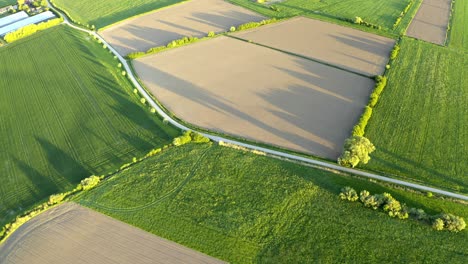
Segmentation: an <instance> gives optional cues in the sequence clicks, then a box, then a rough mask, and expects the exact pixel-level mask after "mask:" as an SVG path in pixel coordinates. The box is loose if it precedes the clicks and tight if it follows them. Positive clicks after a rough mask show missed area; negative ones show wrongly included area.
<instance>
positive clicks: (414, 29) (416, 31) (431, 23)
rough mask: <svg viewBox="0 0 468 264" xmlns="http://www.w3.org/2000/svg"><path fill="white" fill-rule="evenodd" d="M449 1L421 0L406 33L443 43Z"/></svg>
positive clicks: (447, 20) (447, 21)
mask: <svg viewBox="0 0 468 264" xmlns="http://www.w3.org/2000/svg"><path fill="white" fill-rule="evenodd" d="M451 2H452V1H451V0H423V2H422V4H421V6H420V7H419V10H418V13H416V16H415V17H414V18H413V21H412V22H411V24H410V26H409V27H408V30H407V31H406V35H408V36H410V37H413V38H417V39H422V40H425V41H428V42H431V43H435V44H439V45H444V44H445V37H446V31H447V27H448V23H449V19H450V5H451Z"/></svg>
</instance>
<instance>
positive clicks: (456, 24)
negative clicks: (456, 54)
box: [449, 0, 468, 51]
mask: <svg viewBox="0 0 468 264" xmlns="http://www.w3.org/2000/svg"><path fill="white" fill-rule="evenodd" d="M454 6H455V8H454V11H453V12H452V16H453V17H452V22H451V25H450V28H451V32H450V35H449V36H450V39H449V47H452V48H457V49H464V50H465V51H468V1H466V0H457V1H455V5H454Z"/></svg>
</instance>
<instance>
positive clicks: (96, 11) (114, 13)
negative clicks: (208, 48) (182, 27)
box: [52, 0, 183, 28]
mask: <svg viewBox="0 0 468 264" xmlns="http://www.w3.org/2000/svg"><path fill="white" fill-rule="evenodd" d="M182 1H183V0H138V1H135V0H118V1H116V0H100V1H96V0H80V1H76V0H53V1H52V2H54V3H56V4H57V5H58V6H59V7H60V8H63V9H64V10H65V11H67V12H68V13H69V14H70V15H71V16H72V17H73V19H75V20H77V21H78V22H81V23H82V24H84V25H86V24H89V25H95V26H96V28H101V27H104V26H107V25H110V24H113V23H116V22H119V21H121V20H124V19H126V18H129V17H132V16H135V15H138V14H142V13H146V12H148V11H150V10H154V9H158V8H162V7H166V6H169V5H173V4H176V3H179V2H182Z"/></svg>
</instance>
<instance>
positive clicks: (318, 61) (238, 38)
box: [224, 34, 374, 79]
mask: <svg viewBox="0 0 468 264" xmlns="http://www.w3.org/2000/svg"><path fill="white" fill-rule="evenodd" d="M224 36H226V37H229V38H233V39H237V40H240V41H243V42H247V43H250V44H253V45H257V46H260V47H263V48H267V49H271V50H274V51H278V52H281V53H284V54H287V55H291V56H294V57H298V58H301V59H305V60H308V61H313V62H316V63H320V64H322V65H325V66H328V67H332V68H335V69H338V70H342V71H345V72H348V73H352V74H356V75H359V76H361V77H365V78H369V79H374V76H370V75H366V74H364V73H360V72H357V71H353V70H350V69H346V68H342V67H340V66H337V65H334V64H331V63H328V62H325V61H322V60H319V59H315V58H312V57H307V56H304V55H300V54H297V53H294V52H290V51H286V50H282V49H278V48H273V47H270V46H268V45H264V44H260V43H257V42H254V41H250V40H246V39H243V38H240V37H236V36H232V35H230V34H225V35H224Z"/></svg>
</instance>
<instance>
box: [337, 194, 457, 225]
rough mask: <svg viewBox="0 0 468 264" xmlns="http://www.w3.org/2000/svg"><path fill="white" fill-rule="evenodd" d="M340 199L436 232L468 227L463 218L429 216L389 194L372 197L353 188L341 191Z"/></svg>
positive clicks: (440, 215)
mask: <svg viewBox="0 0 468 264" xmlns="http://www.w3.org/2000/svg"><path fill="white" fill-rule="evenodd" d="M339 197H340V198H341V199H342V200H346V201H351V202H355V201H360V202H361V203H362V204H363V205H364V207H367V208H371V209H374V210H377V209H382V210H383V211H384V212H386V213H387V214H388V215H389V216H390V217H397V218H399V219H407V218H409V217H411V218H413V219H415V220H418V221H422V222H425V223H428V224H430V225H432V227H433V228H434V229H435V230H439V231H440V230H448V231H451V232H460V231H462V230H463V229H465V227H466V223H465V220H464V219H463V218H462V217H459V216H455V215H453V214H445V213H443V214H438V215H433V216H431V215H428V214H427V213H426V212H424V210H423V209H418V208H408V207H407V206H406V205H405V204H402V203H400V202H399V201H398V200H397V199H395V198H394V197H393V196H392V195H391V194H389V193H383V194H374V195H371V194H370V193H369V192H368V191H366V190H363V191H361V192H360V193H359V195H358V193H357V192H356V191H355V190H354V189H353V188H351V187H348V186H347V187H344V188H342V189H341V192H340V194H339Z"/></svg>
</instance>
